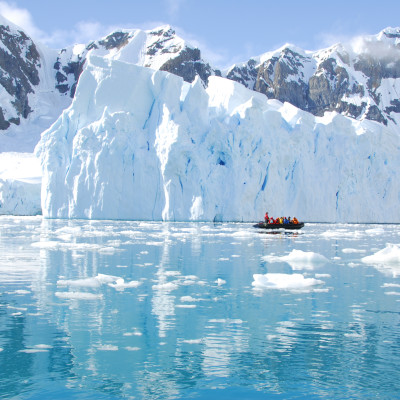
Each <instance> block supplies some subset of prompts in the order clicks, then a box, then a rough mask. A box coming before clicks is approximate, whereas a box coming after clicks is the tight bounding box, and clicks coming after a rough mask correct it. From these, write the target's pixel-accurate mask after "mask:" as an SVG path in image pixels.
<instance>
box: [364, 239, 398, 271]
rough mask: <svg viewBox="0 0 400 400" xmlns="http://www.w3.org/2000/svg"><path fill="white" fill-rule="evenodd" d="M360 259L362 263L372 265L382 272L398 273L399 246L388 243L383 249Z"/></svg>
mask: <svg viewBox="0 0 400 400" xmlns="http://www.w3.org/2000/svg"><path fill="white" fill-rule="evenodd" d="M361 261H362V262H363V263H364V264H369V265H373V266H374V267H375V268H377V269H378V270H380V271H382V272H383V273H389V274H390V273H391V274H392V275H393V276H397V275H400V247H399V246H398V245H397V244H390V243H388V244H387V245H386V247H385V248H384V249H382V250H379V251H377V252H376V253H375V254H372V255H370V256H366V257H363V258H362V259H361Z"/></svg>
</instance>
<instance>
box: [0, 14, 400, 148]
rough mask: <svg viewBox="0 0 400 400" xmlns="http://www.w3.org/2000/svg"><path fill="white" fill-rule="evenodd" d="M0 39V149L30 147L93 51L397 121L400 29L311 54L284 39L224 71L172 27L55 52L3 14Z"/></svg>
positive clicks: (315, 109) (65, 100)
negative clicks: (218, 78) (211, 62)
mask: <svg viewBox="0 0 400 400" xmlns="http://www.w3.org/2000/svg"><path fill="white" fill-rule="evenodd" d="M0 44H1V45H0V85H1V86H2V87H3V89H4V91H3V93H2V95H1V97H0V98H1V103H0V152H1V151H33V148H34V146H35V144H36V143H37V142H38V140H39V137H40V134H41V132H42V131H44V130H45V129H47V128H48V127H49V126H50V125H51V124H52V123H53V122H54V121H55V120H56V119H57V117H58V116H59V115H60V114H61V113H62V111H63V110H64V109H66V108H67V107H68V106H69V105H70V104H71V102H72V99H73V98H74V95H75V91H76V86H77V84H78V82H79V78H80V76H81V73H82V71H83V69H84V68H85V64H86V60H87V57H89V56H90V55H91V54H94V55H96V56H101V57H105V58H108V59H115V60H120V61H125V62H128V63H133V64H136V65H139V66H143V67H147V68H152V69H156V70H162V71H167V72H170V73H173V74H174V75H177V76H180V77H181V78H183V80H185V81H186V82H189V83H191V82H193V81H194V80H195V78H196V77H197V76H198V77H199V78H200V79H201V81H202V84H203V85H204V86H205V87H206V86H207V82H208V78H209V77H210V76H222V77H224V78H227V79H230V80H233V81H236V82H239V83H241V84H242V85H244V86H245V87H246V88H248V89H251V90H253V91H256V92H259V93H262V94H263V95H265V96H266V97H267V98H269V99H276V100H279V101H281V102H289V103H290V104H292V105H294V106H295V107H297V108H299V109H301V110H303V111H307V112H310V113H312V114H313V115H315V116H322V115H323V114H324V113H325V112H331V111H335V112H338V113H340V114H343V115H345V116H348V117H351V118H353V119H357V120H363V119H369V120H372V121H377V122H379V123H382V124H384V125H390V126H393V127H394V129H398V126H399V124H400V28H391V27H388V28H385V29H383V30H382V31H381V32H380V33H378V34H377V35H370V36H364V37H360V38H358V39H357V40H354V43H350V44H340V43H339V44H336V45H333V46H331V47H329V48H326V49H322V50H317V51H314V52H313V51H309V50H303V49H301V48H299V47H297V46H295V45H291V44H286V45H284V46H282V47H281V48H279V49H277V50H274V51H269V52H266V53H263V54H261V55H260V56H257V57H252V58H250V59H249V60H247V61H244V62H243V63H238V64H235V65H233V66H231V67H230V68H229V69H226V70H224V71H221V70H219V69H218V68H215V67H213V66H212V65H211V64H210V63H209V62H207V61H206V60H204V59H203V57H202V55H201V50H200V49H199V48H197V47H195V46H192V45H191V44H190V43H188V42H187V41H185V40H184V39H182V38H180V37H179V36H178V35H177V34H176V32H175V31H174V29H173V28H172V27H171V26H170V25H165V26H161V27H158V28H155V29H152V30H147V31H143V30H140V29H118V30H115V31H113V32H111V33H110V34H109V35H107V36H105V37H103V38H101V39H98V40H94V41H91V42H89V43H87V44H76V45H72V46H68V47H66V48H63V49H60V50H54V51H53V50H50V49H47V48H46V47H45V46H43V45H41V44H40V43H35V42H34V41H33V40H32V39H31V38H30V37H29V36H28V35H27V34H26V33H25V32H24V31H23V30H22V29H20V28H19V27H17V26H16V25H14V24H12V23H9V22H8V21H7V20H6V19H4V18H1V19H0ZM357 46H358V47H357ZM26 131H29V134H27V133H26Z"/></svg>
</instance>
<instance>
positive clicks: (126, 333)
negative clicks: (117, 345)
mask: <svg viewBox="0 0 400 400" xmlns="http://www.w3.org/2000/svg"><path fill="white" fill-rule="evenodd" d="M142 335H143V333H142V332H139V331H138V330H134V331H133V332H125V333H124V334H123V336H142Z"/></svg>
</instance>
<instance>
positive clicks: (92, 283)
mask: <svg viewBox="0 0 400 400" xmlns="http://www.w3.org/2000/svg"><path fill="white" fill-rule="evenodd" d="M106 284H107V285H108V286H110V287H112V288H114V289H116V290H124V289H127V288H136V287H138V286H140V285H141V284H142V283H141V282H139V281H130V282H125V280H124V278H121V277H119V276H113V275H105V274H98V275H97V276H94V277H92V278H82V279H60V280H58V281H57V286H68V287H85V288H99V287H100V286H102V285H106Z"/></svg>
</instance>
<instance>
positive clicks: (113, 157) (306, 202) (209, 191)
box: [36, 56, 400, 222]
mask: <svg viewBox="0 0 400 400" xmlns="http://www.w3.org/2000/svg"><path fill="white" fill-rule="evenodd" d="M399 149H400V141H399V135H398V133H396V132H395V131H394V130H392V128H391V127H386V126H384V125H382V124H379V123H376V122H372V121H367V120H364V121H356V120H353V119H351V118H348V117H345V116H342V115H340V114H336V113H326V114H325V116H324V117H314V116H313V115H311V114H309V113H307V112H305V111H302V110H299V109H297V108H296V107H294V106H292V105H290V104H288V103H283V104H282V103H280V102H279V101H277V100H268V99H267V98H266V97H265V96H264V95H262V94H259V93H255V92H254V91H251V90H249V89H246V88H245V87H244V86H242V85H241V84H239V83H236V82H234V81H230V80H227V79H224V78H221V77H217V76H211V77H210V78H209V81H208V86H207V88H205V87H204V86H203V83H202V82H201V81H200V80H199V79H196V80H195V81H194V82H193V83H191V84H190V83H187V82H184V81H183V79H182V78H180V77H177V76H175V75H172V74H170V73H167V72H163V71H154V70H151V69H148V68H144V67H140V66H137V65H133V64H129V63H125V62H122V61H117V60H111V59H105V58H101V57H96V56H91V57H89V58H88V60H87V63H86V65H85V69H84V71H83V73H82V75H81V77H80V80H79V83H78V86H77V90H76V95H75V98H74V100H73V102H72V104H71V106H70V107H69V108H68V109H66V110H65V111H64V112H63V113H62V115H61V116H60V118H59V119H58V120H57V121H56V122H55V123H54V124H53V125H52V126H51V127H50V128H49V129H48V130H46V131H45V132H44V133H43V134H42V137H41V140H40V142H39V144H38V146H37V148H36V154H37V155H38V157H39V158H40V160H41V165H42V171H43V174H42V190H41V205H42V212H43V215H44V217H46V218H87V219H130V220H164V221H188V220H192V221H217V222H219V221H255V220H257V219H259V218H260V216H262V215H264V213H265V210H268V211H269V212H270V214H271V215H286V216H294V215H295V216H297V217H298V218H301V219H302V220H305V221H310V222H311V221H318V222H342V221H343V222H400V214H399V212H398V201H399V196H400V181H399V180H398V179H396V176H397V173H398V172H397V171H398V168H399V166H400V151H399Z"/></svg>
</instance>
